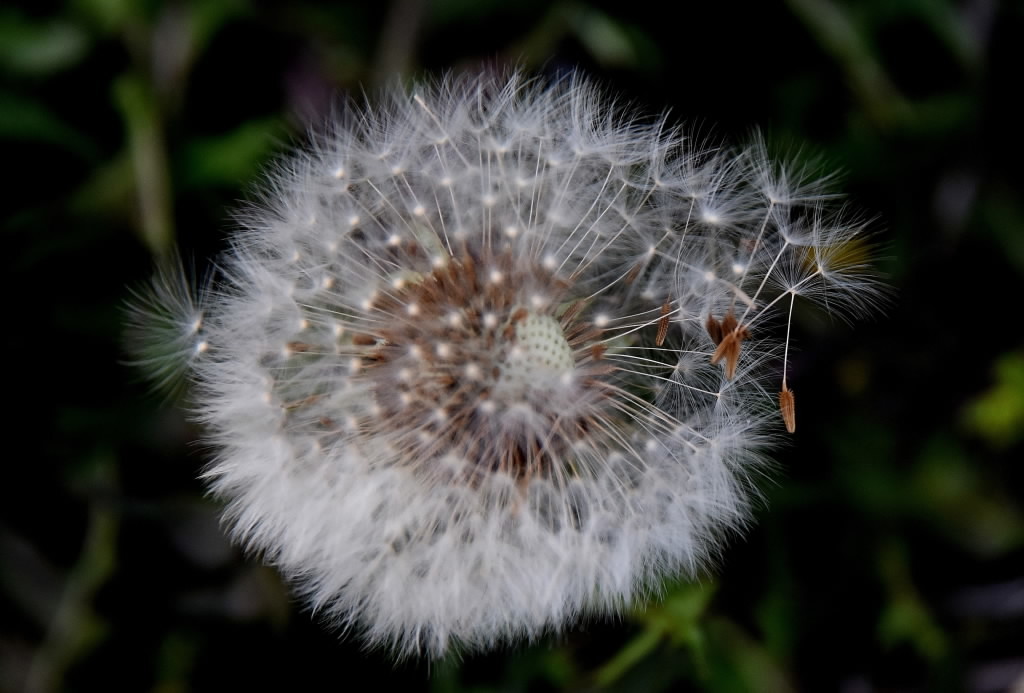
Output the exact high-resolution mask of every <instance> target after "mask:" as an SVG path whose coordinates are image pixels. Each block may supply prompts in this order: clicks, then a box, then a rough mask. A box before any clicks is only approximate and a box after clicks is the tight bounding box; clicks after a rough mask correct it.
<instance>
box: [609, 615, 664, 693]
mask: <svg viewBox="0 0 1024 693" xmlns="http://www.w3.org/2000/svg"><path fill="white" fill-rule="evenodd" d="M664 637H665V634H664V633H662V632H661V631H658V630H654V629H652V628H648V629H646V630H644V631H643V632H642V633H640V635H638V636H636V637H635V638H633V639H632V640H630V641H629V644H627V645H626V646H625V647H623V648H622V649H621V650H619V652H618V653H617V654H616V655H615V656H614V657H612V658H611V659H610V660H608V661H607V662H606V663H605V664H604V666H602V667H601V668H600V669H598V670H597V671H596V672H595V673H594V683H595V684H596V685H597V686H598V687H600V688H605V687H607V686H610V685H612V684H613V683H615V682H616V681H618V680H619V679H620V678H622V676H623V675H624V674H625V673H626V672H627V671H629V670H630V669H632V668H633V667H635V666H636V665H637V664H639V663H640V662H641V661H642V660H643V659H644V658H645V657H647V655H649V654H650V653H651V652H653V651H654V649H655V648H656V647H658V645H659V644H660V643H661V641H662V639H663V638H664Z"/></svg>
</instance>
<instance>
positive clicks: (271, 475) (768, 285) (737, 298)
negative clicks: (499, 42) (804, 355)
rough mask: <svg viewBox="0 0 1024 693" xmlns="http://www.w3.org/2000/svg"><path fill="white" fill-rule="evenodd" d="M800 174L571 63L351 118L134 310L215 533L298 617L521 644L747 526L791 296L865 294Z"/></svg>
mask: <svg viewBox="0 0 1024 693" xmlns="http://www.w3.org/2000/svg"><path fill="white" fill-rule="evenodd" d="M823 183H824V180H823V179H820V178H815V177H814V175H813V174H812V173H809V172H808V171H807V170H805V169H801V168H798V167H794V166H790V165H789V164H787V163H786V162H785V161H782V162H779V161H772V160H771V159H769V157H768V154H767V151H766V147H765V145H764V143H763V141H762V140H761V139H760V138H757V137H755V140H754V142H753V143H752V145H751V146H750V147H748V148H746V149H730V148H726V147H718V146H714V145H713V144H712V143H710V142H709V141H708V140H706V139H704V138H697V137H691V136H688V135H687V133H686V131H685V130H681V129H678V128H673V127H671V126H670V125H669V123H668V122H667V120H666V119H665V118H648V119H644V118H643V117H641V116H639V115H637V114H636V113H634V112H632V111H631V110H628V109H626V108H623V107H621V106H620V105H617V104H615V103H614V102H613V101H611V100H610V99H609V98H608V97H607V96H606V95H605V93H604V92H603V91H602V90H600V89H599V88H597V87H595V86H594V85H593V84H592V83H590V82H588V81H587V80H586V79H584V78H582V77H580V76H579V75H572V76H568V77H564V78H561V79H557V80H553V81H550V82H547V81H543V80H539V79H538V80H534V79H528V78H526V77H524V76H523V75H522V74H521V73H518V72H513V73H511V74H504V75H484V76H473V77H462V78H445V79H443V80H440V81H438V82H436V83H432V84H420V85H418V86H416V87H415V88H414V89H413V90H412V92H411V94H410V93H408V92H406V91H404V90H401V89H393V90H391V91H388V92H387V93H385V94H384V95H383V98H382V100H381V101H380V102H379V103H378V105H376V106H375V107H363V108H353V109H350V111H349V112H348V113H346V114H345V115H344V116H343V117H342V118H341V119H340V121H339V122H338V123H337V124H336V125H335V126H333V127H332V128H331V129H330V131H329V132H328V133H327V134H325V135H323V136H321V137H319V138H317V139H316V141H315V142H314V143H313V145H312V146H311V147H310V148H309V150H308V151H305V152H304V153H301V154H298V155H295V156H293V157H292V158H290V159H288V160H286V161H285V162H284V163H283V164H281V165H280V166H278V167H277V168H276V170H275V172H274V174H273V175H272V178H271V182H270V183H269V184H268V186H267V187H266V190H265V192H264V193H263V195H262V196H261V198H260V201H259V202H258V203H257V204H255V205H254V206H253V207H252V208H251V209H249V210H247V211H246V212H244V213H243V222H244V229H243V230H242V231H240V232H239V233H237V234H236V236H235V238H234V240H233V243H232V248H231V250H230V252H228V253H226V256H225V257H224V258H223V259H222V260H221V261H220V263H219V264H220V266H221V267H222V268H223V270H222V273H223V276H221V277H220V278H219V280H218V282H217V283H216V284H215V285H213V286H211V288H209V289H207V290H205V291H204V292H203V294H202V302H201V304H200V305H196V304H195V302H194V301H192V300H191V299H190V298H188V294H187V292H184V293H183V291H182V290H181V288H180V287H181V284H179V283H177V282H176V281H175V280H174V279H171V278H169V275H167V274H166V273H165V274H162V275H160V278H159V279H158V280H157V284H156V286H155V288H154V289H153V291H152V292H151V293H150V294H149V295H147V296H144V297H143V298H144V301H143V303H144V304H145V305H142V306H141V307H137V308H136V309H135V310H134V311H133V314H132V322H133V324H134V325H135V329H136V331H138V330H140V329H143V328H145V327H151V328H152V332H151V336H150V337H149V338H148V341H146V340H144V342H145V343H146V344H150V345H153V344H157V343H160V342H161V341H163V342H165V343H167V344H169V345H170V346H171V347H172V348H171V351H173V354H167V355H166V361H158V362H156V363H154V364H151V365H154V366H156V368H155V372H156V374H157V378H158V379H163V380H167V379H170V378H171V377H172V376H173V375H175V374H176V373H177V371H178V370H180V368H179V366H182V367H184V369H185V370H188V371H189V372H190V373H191V377H192V379H193V381H194V383H195V392H194V401H195V407H196V411H197V413H198V414H197V415H198V418H199V419H200V420H201V421H202V422H203V423H204V424H205V425H206V427H207V430H208V434H209V438H210V441H211V442H212V443H213V444H214V446H215V448H216V449H217V450H218V453H217V455H216V458H215V459H214V460H213V462H212V463H211V464H210V466H209V468H208V470H207V472H206V474H205V476H206V479H207V480H208V482H209V484H210V485H211V487H212V489H213V490H214V491H215V493H216V494H217V495H218V496H219V497H221V498H223V499H224V500H225V501H226V504H227V507H226V519H227V524H228V526H229V528H230V530H231V532H232V534H233V535H234V536H235V538H236V539H237V540H238V541H240V542H241V543H242V544H244V545H245V546H246V547H248V548H250V549H252V550H253V551H256V552H258V553H260V554H261V555H262V556H263V557H264V558H265V559H266V560H267V561H268V562H270V563H272V564H273V565H275V566H276V567H277V568H278V569H279V570H280V571H281V572H282V574H283V575H285V576H286V577H287V578H289V579H290V580H291V581H292V582H293V584H294V585H295V586H296V588H297V590H298V591H299V592H300V593H301V594H303V595H304V596H305V597H306V598H307V599H308V603H309V604H311V605H312V607H313V608H314V610H315V611H316V612H318V613H319V614H321V615H323V616H325V617H327V618H328V619H330V620H331V621H333V622H334V623H336V624H337V625H338V626H339V627H340V628H342V629H344V630H349V631H353V632H358V633H359V634H361V635H362V636H363V638H364V639H365V641H366V642H367V643H369V644H371V645H383V646H386V647H388V648H390V649H392V650H393V651H394V652H395V653H396V654H397V655H399V656H407V655H411V654H425V655H427V656H433V657H437V656H442V655H444V654H445V653H446V652H448V651H450V650H451V649H453V648H454V649H458V650H473V649H479V648H486V647H491V646H494V645H497V644H500V643H502V642H507V641H509V640H513V639H517V638H527V639H532V638H536V637H538V636H540V635H542V634H544V633H546V632H557V631H559V630H560V629H562V628H564V627H565V626H566V625H567V624H569V623H571V622H573V621H574V620H576V619H578V618H580V617H586V616H600V615H606V614H613V613H616V612H619V611H620V610H621V609H622V608H624V607H625V606H626V605H629V604H631V603H633V602H635V601H636V600H637V599H638V598H642V597H645V596H648V595H650V594H651V593H653V592H656V591H657V589H658V585H659V582H660V580H661V579H663V578H664V577H666V576H672V575H678V574H680V573H682V574H685V575H689V576H694V575H696V574H697V573H698V571H699V570H701V569H703V568H704V567H706V566H707V565H708V564H709V563H710V562H711V561H713V560H714V559H715V558H716V557H717V556H718V555H719V554H720V553H721V551H722V545H723V541H724V540H725V539H726V538H727V536H728V535H729V534H730V533H731V532H733V531H735V530H738V529H740V528H742V526H743V525H744V523H745V522H746V521H747V519H748V508H749V504H750V497H751V495H752V494H753V493H756V491H755V490H754V488H753V484H752V482H751V479H752V477H755V476H757V474H759V470H760V468H761V464H762V460H763V458H762V454H763V451H764V449H765V447H766V446H767V445H768V444H769V443H770V442H771V440H772V438H773V437H774V436H776V435H777V434H778V431H779V429H780V427H781V418H779V416H778V411H777V409H776V404H775V400H774V395H773V394H772V389H771V388H772V387H773V386H772V385H771V381H770V379H771V378H775V379H776V380H778V379H779V376H780V371H781V370H782V368H781V362H782V360H783V347H784V345H785V344H786V342H787V341H788V331H787V330H785V329H780V326H779V322H780V321H784V320H785V319H786V315H787V311H789V310H790V301H791V299H792V298H793V297H797V296H799V297H803V298H807V299H809V300H811V301H816V302H819V303H821V304H824V305H826V306H827V308H828V309H829V310H832V311H840V312H843V311H846V312H847V313H849V312H865V311H868V310H871V309H872V308H873V307H875V305H876V304H877V298H878V290H877V288H876V287H877V285H876V284H875V283H874V280H873V279H872V278H871V275H870V274H869V271H868V269H869V268H868V267H867V266H866V264H865V261H864V260H865V258H866V255H865V254H864V253H863V246H862V245H861V244H862V240H861V236H862V235H863V231H864V224H863V223H862V222H860V221H858V220H856V219H854V218H851V217H850V215H849V214H848V213H847V212H846V211H845V210H844V209H843V208H842V207H841V206H839V207H838V208H837V206H836V203H835V202H834V199H835V196H834V195H832V194H831V193H830V192H829V191H828V190H827V189H826V186H825V185H824V184H823ZM147 305H148V306H150V307H149V308H147V307H146V306H147ZM727 315H728V316H734V317H735V318H736V320H737V321H738V323H739V324H740V325H741V326H742V328H743V329H744V330H745V332H744V333H743V335H742V339H743V344H742V349H739V348H736V349H735V353H732V354H730V353H727V354H726V356H724V357H721V356H719V358H717V359H716V347H717V346H718V344H717V342H718V341H720V340H716V339H715V338H714V335H713V334H711V333H709V330H711V328H710V327H709V324H711V323H715V322H716V321H718V322H721V321H722V320H723V319H724V318H725V317H726V316H727ZM147 316H155V318H156V323H155V324H154V323H153V322H152V320H150V319H148V318H147ZM200 317H201V328H199V327H196V328H195V329H194V330H193V329H192V327H191V326H192V325H195V324H196V323H195V321H196V320H197V319H199V318H200ZM783 327H784V326H783ZM656 336H657V339H656ZM168 337H170V338H171V339H170V341H167V338H168ZM734 337H735V340H734V341H735V343H736V345H738V344H739V342H740V339H741V335H740V334H739V332H737V334H736V335H734ZM187 340H191V341H190V342H189V341H187ZM189 344H191V348H190V347H189ZM200 344H202V347H200V346H199V345H200ZM727 346H728V345H727ZM722 351H723V349H719V352H722ZM787 355H788V352H787ZM146 358H148V359H150V360H153V359H154V358H155V357H154V356H153V355H152V354H149V355H148V356H147V357H146ZM175 359H176V360H175ZM718 360H721V361H722V363H717V361H718ZM172 361H173V362H174V363H172ZM713 361H716V363H713ZM174 364H177V365H174ZM730 371H731V372H730ZM730 374H731V377H727V376H728V375H730ZM781 380H782V382H783V383H785V374H784V373H782V374H781ZM776 389H777V388H776Z"/></svg>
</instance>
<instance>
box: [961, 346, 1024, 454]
mask: <svg viewBox="0 0 1024 693" xmlns="http://www.w3.org/2000/svg"><path fill="white" fill-rule="evenodd" d="M963 419H964V425H966V426H967V428H968V429H970V430H971V431H972V432H974V433H977V434H978V435H980V436H981V437H982V438H984V439H985V440H986V441H988V443H989V444H990V445H992V447H994V448H999V449H1003V448H1007V447H1009V446H1010V445H1012V444H1014V443H1016V442H1018V441H1020V440H1021V439H1022V438H1024V353H1019V352H1014V353H1009V354H1005V355H1003V356H1002V357H1001V358H1000V359H999V360H998V361H997V362H996V366H995V384H994V385H993V386H992V387H991V388H990V389H989V390H988V391H987V392H985V393H984V394H982V395H979V396H978V397H977V398H975V399H974V400H973V401H972V402H970V403H969V404H968V405H967V407H966V409H965V410H964V415H963Z"/></svg>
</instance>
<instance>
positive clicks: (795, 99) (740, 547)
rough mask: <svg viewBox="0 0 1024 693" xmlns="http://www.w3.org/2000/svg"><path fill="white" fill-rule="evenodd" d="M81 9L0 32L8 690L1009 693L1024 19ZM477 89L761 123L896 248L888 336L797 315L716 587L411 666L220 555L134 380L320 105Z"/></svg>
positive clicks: (784, 8)
mask: <svg viewBox="0 0 1024 693" xmlns="http://www.w3.org/2000/svg"><path fill="white" fill-rule="evenodd" d="M679 6H680V7H682V8H683V9H682V14H681V16H678V17H668V16H666V15H665V14H664V10H662V9H659V6H658V5H657V4H655V3H652V2H644V1H640V0H636V1H632V2H619V1H614V2H613V1H607V2H587V1H582V0H581V1H579V2H572V1H562V2H555V3H545V2H536V1H525V2H516V3H505V2H499V1H498V0H433V1H430V2H427V1H425V0H424V1H419V0H397V1H396V2H392V3H365V4H360V3H351V2H336V3H331V4H326V5H319V4H316V3H313V2H309V1H300V2H292V3H271V2H258V3H257V2H245V1H244V0H231V1H220V0H188V1H187V0H182V1H180V2H157V1H155V0H154V1H152V2H131V1H130V0H69V1H68V2H65V3H60V2H41V3H35V4H31V5H28V4H26V5H25V6H23V7H19V6H4V7H3V8H0V75H2V76H0V146H2V150H0V151H2V152H3V158H2V164H0V170H2V171H3V173H4V175H3V176H2V180H3V181H4V182H3V183H2V187H0V190H2V197H0V200H2V204H3V213H2V215H0V219H2V221H0V234H2V235H0V249H2V257H3V262H4V269H3V274H2V284H0V287H2V291H3V301H2V306H3V316H4V317H3V325H4V329H3V333H4V352H5V358H4V361H3V363H4V366H5V367H4V369H3V373H4V377H3V379H2V381H0V382H2V390H0V391H2V392H3V394H4V395H5V397H6V405H5V406H4V409H5V410H6V411H7V414H6V415H5V425H4V427H3V430H4V431H5V433H6V435H8V443H9V445H8V446H7V449H6V450H5V451H4V453H3V454H2V456H0V459H2V460H3V462H2V463H0V464H2V476H0V689H2V690H12V691H14V690H22V689H24V690H32V691H47V690H68V691H89V690H115V689H124V690H135V691H159V692H160V693H165V692H166V693H170V692H176V691H185V690H261V689H277V690H309V689H314V690H319V689H326V690H337V689H345V688H346V687H349V686H351V687H355V686H356V685H357V684H356V683H355V682H357V681H369V682H371V683H372V685H373V686H374V687H376V688H379V689H387V688H389V687H392V686H396V685H402V686H405V687H407V688H410V689H417V690H418V689H425V690H426V689H429V690H434V691H470V690H472V691H490V690H495V691H496V690H502V691H506V690H507V691H518V690H561V689H570V690H576V689H588V688H596V687H601V686H611V687H613V688H615V689H620V690H635V691H657V690H709V691H747V690H753V691H790V690H804V691H832V690H839V691H844V692H848V693H860V692H861V691H865V692H866V691H923V690H928V691H932V690H934V691H972V692H976V693H987V692H995V691H1004V690H1010V689H1011V687H1012V686H1013V685H1014V684H1016V686H1017V689H1016V690H1018V691H1019V690H1024V490H1022V489H1024V486H1022V482H1024V471H1022V466H1021V458H1022V456H1021V452H1022V444H1021V441H1022V438H1024V339H1022V330H1021V327H1020V321H1021V315H1022V312H1024V311H1022V303H1024V301H1022V291H1021V289H1022V288H1024V282H1022V275H1024V202H1022V196H1021V191H1022V189H1024V188H1022V182H1024V174H1022V171H1024V158H1022V154H1024V147H1022V144H1021V143H1022V140H1024V138H1022V127H1024V110H1022V107H1021V106H1020V105H1019V102H1018V99H1019V97H1020V96H1021V93H1020V92H1021V85H1022V77H1021V72H1022V68H1024V54H1022V53H1024V51H1022V48H1021V45H1022V43H1024V9H1022V5H1021V4H1020V3H1019V2H1000V1H999V0H968V1H965V2H951V1H947V0H859V1H857V2H839V1H838V0H789V1H788V2H782V3H776V2H767V1H766V2H752V3H712V2H706V3H703V2H702V3H692V4H687V3H680V4H679ZM484 62H487V63H489V64H505V63H508V62H518V63H520V64H522V65H525V66H526V67H527V68H529V69H531V70H534V71H539V72H546V73H551V72H563V71H566V70H568V69H572V68H574V67H580V68H582V69H584V70H585V71H586V72H587V73H589V74H591V75H593V76H595V77H597V78H598V79H599V80H601V81H602V82H604V83H605V84H606V85H607V86H608V87H609V88H610V89H612V90H614V91H617V92H619V93H621V94H623V95H625V97H626V98H628V99H629V100H632V101H634V102H636V103H638V104H640V105H641V106H642V107H643V108H644V109H645V110H647V111H649V112H651V111H657V110H660V109H661V108H663V107H668V108H671V110H672V112H673V114H674V115H675V116H676V117H677V118H679V119H680V120H686V121H688V122H691V123H695V124H700V125H701V126H702V128H704V129H705V130H712V129H713V131H714V132H715V133H717V134H718V135H721V136H723V137H725V138H727V139H730V140H732V141H737V142H742V141H743V140H744V139H745V138H746V137H747V136H748V135H749V133H750V132H751V130H752V129H753V128H754V127H755V126H757V127H760V128H761V129H762V130H763V131H764V132H765V133H766V135H767V137H768V139H769V141H770V142H771V143H773V146H774V147H776V149H777V151H786V152H793V151H794V150H795V149H800V151H801V152H802V153H803V154H804V155H806V156H809V157H816V158H818V159H821V160H823V161H825V162H826V168H827V169H833V168H836V169H841V170H842V171H843V172H844V179H843V184H842V187H843V189H844V190H845V191H846V192H848V193H849V196H850V200H851V203H852V204H853V205H855V206H856V207H857V208H859V209H863V210H867V211H868V213H870V214H872V215H875V216H876V219H877V220H876V221H875V222H874V224H873V228H874V230H875V231H876V236H875V239H876V241H877V243H878V251H879V256H880V259H879V263H878V264H879V267H880V269H881V270H882V271H883V272H884V273H885V275H886V281H887V282H888V283H889V284H890V285H891V286H892V287H893V300H892V301H891V303H890V306H889V307H888V309H887V310H886V311H885V313H884V314H882V313H879V314H877V315H876V316H874V318H873V319H872V320H869V321H866V322H861V323H858V324H856V325H854V326H852V327H850V326H847V325H844V324H834V323H831V322H828V321H827V320H824V319H822V318H821V316H817V317H814V316H811V315H807V316H801V318H800V320H799V322H798V324H797V325H796V328H795V330H796V339H797V344H798V346H799V347H801V348H800V350H799V351H798V352H797V354H796V356H795V360H794V361H793V363H792V367H793V370H792V371H791V374H790V382H791V383H792V384H793V387H794V389H795V390H796V391H797V392H798V393H799V396H800V401H801V407H800V411H799V419H800V423H799V430H798V433H797V434H796V435H795V436H794V438H793V444H792V445H790V446H788V447H786V448H784V449H781V450H779V451H777V452H776V453H775V457H776V459H777V460H778V465H777V469H776V471H775V473H774V477H773V479H772V480H771V481H768V482H766V483H765V484H764V492H765V497H766V503H765V504H764V507H762V508H760V509H759V511H758V523H757V525H756V526H755V527H754V528H753V530H752V531H751V532H750V533H749V534H748V535H747V536H746V537H745V538H742V539H739V540H736V541H734V542H733V545H732V546H731V547H730V548H729V549H728V550H727V551H726V552H725V555H724V558H723V560H722V562H721V565H720V566H719V567H718V569H717V571H716V572H715V574H714V575H708V576H707V577H706V578H705V579H703V580H702V581H701V583H700V584H698V585H682V584H681V585H668V586H667V587H666V589H667V598H666V600H665V601H664V602H662V603H660V604H652V605H651V606H650V607H649V608H647V609H644V610H638V611H637V612H636V613H632V614H627V615H626V616H624V617H623V618H622V619H620V620H619V621H616V622H596V623H587V624H582V625H580V626H579V627H578V628H575V629H573V630H571V631H569V632H568V633H566V634H565V635H564V636H562V637H560V638H557V639H551V640H545V641H543V642H539V643H536V644H535V645H534V646H532V647H526V646H524V647H516V648H510V649H508V650H506V651H502V652H498V653H493V654H489V655H483V656H475V657H467V658H465V659H463V660H461V661H446V662H442V663H439V664H434V665H431V666H428V665H427V664H425V663H422V662H416V661H411V662H405V663H400V664H397V665H395V664H393V663H392V662H391V661H390V660H389V659H388V658H387V657H386V656H385V655H384V654H382V653H373V652H370V653H366V652H363V651H362V650H361V649H360V646H359V644H358V643H357V642H354V641H352V640H350V639H347V638H345V637H344V636H339V635H338V634H335V633H331V632H328V631H326V630H324V629H323V628H321V626H320V625H319V624H318V623H317V621H316V619H315V617H311V616H310V615H309V614H308V613H307V612H305V611H304V610H303V609H302V607H301V606H300V605H297V604H296V603H294V602H293V601H292V600H291V598H290V597H289V594H288V591H287V590H286V588H285V587H284V586H283V585H282V584H281V582H280V581H279V579H278V578H277V577H276V575H275V574H274V573H273V571H271V570H269V569H267V568H264V567H262V566H260V565H259V564H258V562H257V561H254V560H251V559H247V558H246V557H245V556H243V555H241V554H240V553H239V552H238V551H237V550H236V549H234V548H232V547H231V546H230V545H229V544H228V543H227V541H226V540H225V539H224V537H223V536H222V534H221V533H220V531H219V529H218V525H217V506H216V504H215V503H214V502H213V501H211V500H209V499H207V498H205V497H204V495H203V490H202V486H201V485H200V483H199V482H198V481H197V480H196V477H197V474H198V473H199V471H200V470H201V469H202V467H203V464H204V460H205V459H206V458H207V452H206V451H205V450H204V449H203V447H202V445H201V444H200V443H199V442H198V440H199V436H200V431H198V430H197V429H196V428H195V427H194V426H193V425H191V424H190V423H188V422H187V418H186V415H185V414H184V413H183V412H182V411H181V408H180V407H176V406H175V403H174V402H166V401H163V400H161V399H160V398H159V397H157V396H154V395H152V394H150V393H149V391H148V389H147V387H146V386H145V384H144V383H142V382H141V381H140V377H139V376H138V374H136V373H134V372H133V371H132V370H131V369H130V368H128V367H126V366H125V365H123V361H124V360H125V358H126V356H125V354H124V352H123V349H122V346H121V336H120V335H121V327H120V325H121V321H122V319H123V313H122V307H123V302H124V301H125V299H126V297H127V296H128V290H129V287H131V286H138V285H139V284H140V283H141V282H143V281H144V280H145V278H146V277H147V276H148V275H149V273H150V271H151V267H152V264H153V260H154V257H155V256H157V255H159V254H162V253H165V252H167V250H168V248H170V247H172V246H173V245H179V246H181V247H182V248H183V249H184V251H185V253H186V254H187V255H188V256H191V257H195V258H196V259H197V260H196V262H197V264H198V265H200V266H202V265H203V264H204V263H205V262H207V261H208V259H209V258H210V257H212V256H213V255H214V254H215V253H216V252H217V250H218V249H220V248H222V247H223V242H224V238H225V237H226V235H227V234H229V233H230V230H231V228H232V224H233V222H232V221H231V210H232V209H233V208H234V207H235V205H236V204H237V201H238V200H241V199H244V198H246V196H247V195H249V194H250V193H249V191H251V189H252V188H251V186H252V185H253V184H254V183H255V182H256V181H258V179H259V171H260V170H261V166H262V165H263V164H264V163H265V162H266V161H268V160H269V159H270V158H272V157H273V156H274V155H275V154H278V153H280V152H282V151H284V150H286V149H287V148H288V147H289V146H291V145H292V144H294V143H296V142H300V141H301V139H302V137H303V134H304V133H305V132H306V131H307V129H308V128H310V127H313V128H315V127H317V126H318V125H320V124H322V123H323V122H324V121H325V118H326V117H327V114H328V113H329V112H330V109H331V107H332V106H337V104H339V103H340V102H341V99H342V98H344V97H346V96H352V97H354V98H356V99H361V98H362V96H361V94H362V92H363V90H364V89H365V90H367V91H368V92H370V93H372V91H373V89H374V88H375V87H376V86H377V85H379V84H380V83H382V82H386V81H387V80H388V79H390V78H393V76H394V75H395V74H396V73H398V72H401V73H402V74H404V75H405V76H406V77H412V76H417V75H423V74H436V73H437V72H438V71H441V70H445V69H467V68H469V69H473V68H476V67H478V66H479V65H481V64H482V63H484Z"/></svg>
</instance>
